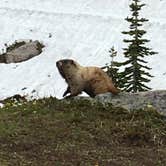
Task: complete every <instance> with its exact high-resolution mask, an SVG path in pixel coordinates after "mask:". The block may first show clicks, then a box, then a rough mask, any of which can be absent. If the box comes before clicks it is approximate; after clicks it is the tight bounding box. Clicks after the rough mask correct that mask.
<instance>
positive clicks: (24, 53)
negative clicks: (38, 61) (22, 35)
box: [0, 40, 43, 63]
mask: <svg viewBox="0 0 166 166" xmlns="http://www.w3.org/2000/svg"><path fill="white" fill-rule="evenodd" d="M14 45H15V46H16V47H12V46H11V48H10V47H9V48H7V52H6V53H4V54H3V55H0V63H18V62H23V61H26V60H28V59H30V58H33V57H35V56H37V55H39V54H40V53H41V52H42V48H43V45H42V44H41V43H40V42H39V41H37V40H36V41H29V42H22V44H21V45H19V43H17V44H14ZM18 45H19V46H18Z"/></svg>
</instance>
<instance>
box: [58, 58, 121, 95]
mask: <svg viewBox="0 0 166 166" xmlns="http://www.w3.org/2000/svg"><path fill="white" fill-rule="evenodd" d="M56 65H57V68H58V70H59V72H60V74H61V76H62V77H63V78H64V79H65V80H66V82H67V84H68V87H67V90H66V91H65V92H64V94H63V97H64V96H66V95H67V94H68V93H70V95H69V96H67V97H72V96H77V95H78V94H80V93H81V92H82V91H84V92H86V93H87V94H88V95H89V96H91V97H95V96H96V95H98V94H101V93H106V92H111V93H113V94H117V93H119V89H117V88H116V87H115V86H114V85H113V82H112V79H111V78H110V77H109V76H108V75H107V74H106V73H105V72H104V71H103V70H102V69H100V68H98V67H83V66H81V65H79V64H78V63H77V62H76V61H74V60H71V59H63V60H59V61H57V63H56Z"/></svg>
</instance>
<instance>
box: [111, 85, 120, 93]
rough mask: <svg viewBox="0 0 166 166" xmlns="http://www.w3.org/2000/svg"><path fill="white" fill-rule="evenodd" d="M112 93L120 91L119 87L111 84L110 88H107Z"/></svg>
mask: <svg viewBox="0 0 166 166" xmlns="http://www.w3.org/2000/svg"><path fill="white" fill-rule="evenodd" d="M109 91H110V92H111V93H112V94H114V95H116V94H118V93H120V91H121V90H120V89H118V88H116V87H115V86H111V87H110V90H109Z"/></svg>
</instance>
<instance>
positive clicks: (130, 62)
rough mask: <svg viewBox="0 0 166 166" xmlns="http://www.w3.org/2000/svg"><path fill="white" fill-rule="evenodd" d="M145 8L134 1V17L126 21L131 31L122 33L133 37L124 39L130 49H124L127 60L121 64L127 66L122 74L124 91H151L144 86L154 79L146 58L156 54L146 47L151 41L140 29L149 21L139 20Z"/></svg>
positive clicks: (138, 0) (132, 4) (132, 7)
mask: <svg viewBox="0 0 166 166" xmlns="http://www.w3.org/2000/svg"><path fill="white" fill-rule="evenodd" d="M143 6H145V4H140V0H132V3H131V4H130V9H131V12H132V16H131V17H127V18H126V19H125V20H126V21H128V22H129V23H130V30H129V31H127V32H126V31H125V32H122V33H123V34H126V35H130V36H131V37H130V39H124V42H125V43H128V47H127V48H124V56H125V58H127V60H126V61H125V62H122V63H121V66H126V68H125V69H124V71H123V72H122V73H121V79H122V82H123V90H125V91H127V92H138V91H146V90H150V89H151V88H149V87H148V86H146V85H145V84H144V83H147V82H149V81H150V77H152V76H151V74H149V72H148V70H150V69H151V68H149V67H148V66H146V64H147V62H146V61H145V56H148V55H153V54H156V52H153V51H152V49H151V48H147V47H146V46H145V44H146V43H147V42H149V40H147V39H144V38H143V35H144V34H145V33H146V31H145V30H142V29H141V28H140V27H141V26H142V25H143V23H144V22H147V21H148V20H147V19H145V18H139V11H140V10H141V8H142V7H143Z"/></svg>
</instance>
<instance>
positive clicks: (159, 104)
mask: <svg viewBox="0 0 166 166" xmlns="http://www.w3.org/2000/svg"><path fill="white" fill-rule="evenodd" d="M95 100H97V101H99V102H102V103H111V104H112V105H113V106H116V107H123V108H125V109H128V110H134V109H144V108H146V107H153V108H155V109H156V110H158V111H159V112H160V113H163V114H165V115H166V90H157V91H148V92H139V93H127V92H121V93H119V94H118V95H115V96H113V95H112V94H110V93H106V94H101V95H98V96H96V97H95Z"/></svg>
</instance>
